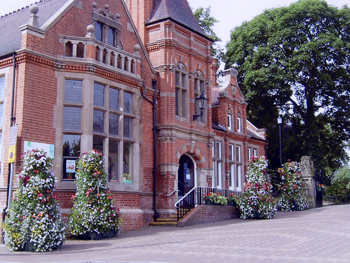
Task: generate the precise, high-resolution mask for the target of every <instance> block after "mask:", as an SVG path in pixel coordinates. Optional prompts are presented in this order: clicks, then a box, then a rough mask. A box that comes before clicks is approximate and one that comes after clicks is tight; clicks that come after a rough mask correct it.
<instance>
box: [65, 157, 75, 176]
mask: <svg viewBox="0 0 350 263" xmlns="http://www.w3.org/2000/svg"><path fill="white" fill-rule="evenodd" d="M66 173H75V160H66Z"/></svg>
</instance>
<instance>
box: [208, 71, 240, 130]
mask: <svg viewBox="0 0 350 263" xmlns="http://www.w3.org/2000/svg"><path fill="white" fill-rule="evenodd" d="M224 73H225V80H224V83H223V85H222V86H218V87H214V88H213V89H212V109H213V123H214V125H217V126H218V127H220V128H222V129H225V130H227V131H229V132H233V133H238V134H247V129H246V126H247V124H246V109H247V103H246V101H245V98H244V95H243V94H242V92H241V90H240V88H239V86H238V83H237V75H238V71H237V70H236V69H234V68H231V69H228V70H225V71H224Z"/></svg>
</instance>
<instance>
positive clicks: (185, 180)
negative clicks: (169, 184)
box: [178, 155, 194, 198]
mask: <svg viewBox="0 0 350 263" xmlns="http://www.w3.org/2000/svg"><path fill="white" fill-rule="evenodd" d="M193 187H194V166H193V162H192V160H191V158H190V157H188V156H187V155H183V156H181V158H180V167H179V171H178V190H179V198H181V197H182V196H184V195H185V194H186V193H188V192H189V191H190V190H191V189H192V188H193Z"/></svg>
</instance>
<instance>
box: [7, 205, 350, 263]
mask: <svg viewBox="0 0 350 263" xmlns="http://www.w3.org/2000/svg"><path fill="white" fill-rule="evenodd" d="M0 262H101V263H102V262H111V263H112V262H123V263H126V262H142V263H146V262H162V263H165V262H169V263H170V262H178V263H179V262H181V263H187V262H201V263H206V262H210V263H213V262H218V263H226V262H228V263H231V262H318V263H319V262H339V263H340V262H347V263H348V262H350V205H339V206H327V207H322V208H317V209H310V210H306V211H295V212H289V213H282V212H278V213H277V217H276V218H275V219H273V220H242V219H233V220H229V221H222V222H216V223H211V224H204V225H198V226H191V227H184V228H175V227H173V228H165V227H147V228H144V229H141V230H137V231H130V232H125V233H121V234H120V235H119V237H117V238H113V239H105V240H99V241H76V240H68V241H67V242H66V244H65V245H64V246H63V247H62V248H61V249H60V250H59V251H53V252H48V253H41V254H38V253H29V252H10V251H9V250H8V248H7V247H5V246H4V245H0Z"/></svg>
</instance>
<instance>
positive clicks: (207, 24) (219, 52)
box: [193, 6, 223, 65]
mask: <svg viewBox="0 0 350 263" xmlns="http://www.w3.org/2000/svg"><path fill="white" fill-rule="evenodd" d="M193 14H194V16H195V18H196V19H197V21H198V23H199V25H200V26H201V28H202V29H203V30H204V32H205V33H206V34H207V35H208V36H209V37H210V38H211V40H213V41H214V43H213V45H212V46H211V55H212V56H213V57H215V58H216V59H217V60H218V63H219V65H220V62H221V60H222V56H223V49H222V48H221V47H220V46H219V45H218V44H217V43H216V42H219V41H221V39H220V38H219V37H218V36H217V35H216V34H215V32H214V30H213V26H214V24H215V23H217V22H219V21H218V20H217V19H216V18H214V17H212V16H211V15H210V6H209V7H208V8H203V7H199V8H197V9H196V10H195V11H194V12H193Z"/></svg>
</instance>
